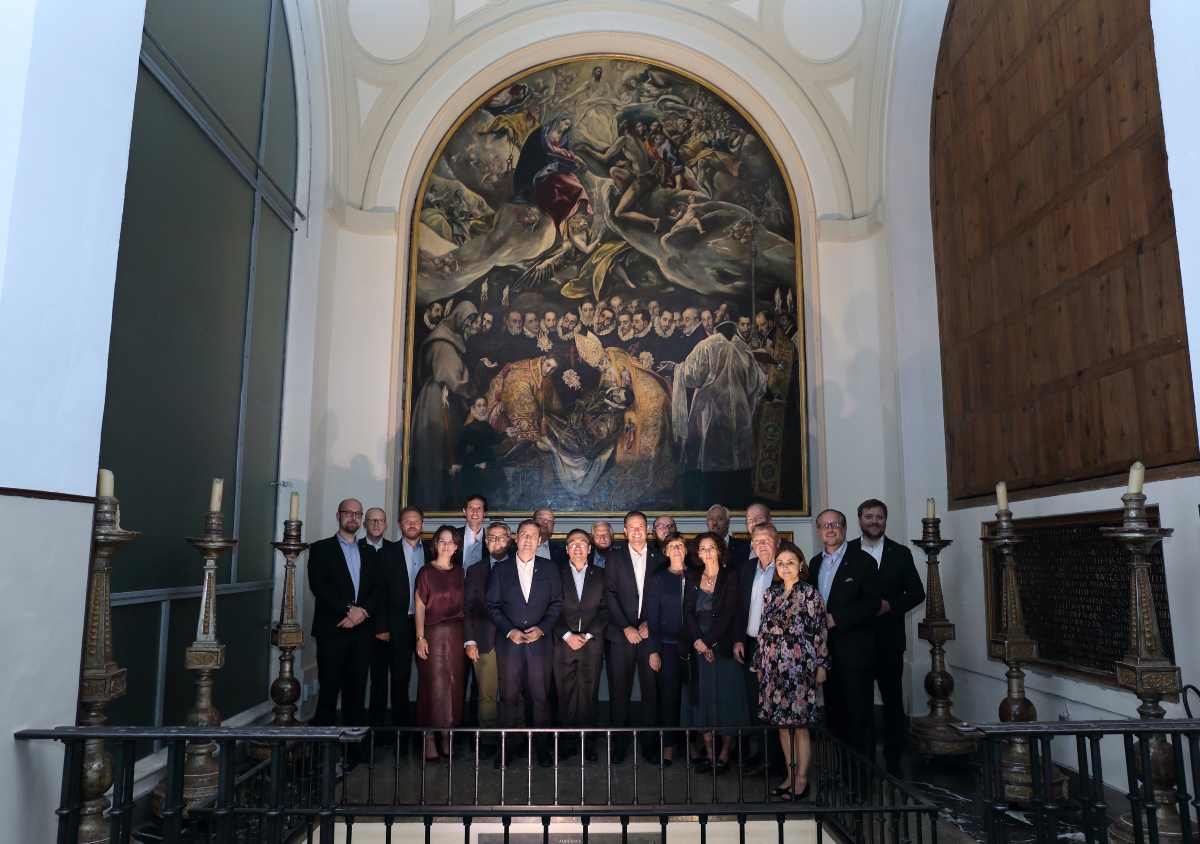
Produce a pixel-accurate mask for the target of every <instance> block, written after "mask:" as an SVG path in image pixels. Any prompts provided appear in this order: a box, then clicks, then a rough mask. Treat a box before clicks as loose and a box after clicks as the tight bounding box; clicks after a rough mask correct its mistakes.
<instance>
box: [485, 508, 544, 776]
mask: <svg viewBox="0 0 1200 844" xmlns="http://www.w3.org/2000/svg"><path fill="white" fill-rule="evenodd" d="M540 538H541V533H540V531H539V529H538V524H537V522H535V521H533V520H532V519H526V520H525V521H523V522H521V526H520V527H519V528H518V529H517V553H516V556H515V557H514V558H513V559H511V560H506V561H504V562H503V563H500V564H499V565H497V566H496V568H495V569H493V571H492V573H491V576H490V577H489V578H488V584H487V595H488V614H489V615H490V616H491V617H492V623H493V624H495V625H496V634H497V641H496V656H497V660H498V663H499V665H498V667H499V673H500V709H501V713H502V716H501V717H502V720H503V722H504V725H505V726H506V727H512V726H515V725H516V724H517V723H518V722H519V720H520V716H521V712H522V710H523V709H524V708H525V698H526V696H528V698H529V701H530V704H531V708H532V710H533V726H534V727H548V726H550V700H549V697H550V653H551V650H550V643H549V641H548V640H547V639H546V636H547V635H548V634H551V633H552V632H553V631H554V623H555V622H556V621H558V614H559V611H560V610H561V608H562V581H561V580H560V579H559V573H558V567H557V566H556V565H555V564H554V563H552V562H550V561H549V560H545V559H543V558H541V557H538V556H537V547H538V541H539V540H540ZM537 756H538V764H539V765H541V766H542V767H549V766H550V765H553V764H554V760H553V757H552V756H551V754H550V752H549V745H548V743H547V742H546V741H545V739H544V738H543V740H542V741H539V742H538V747H537ZM496 762H497V763H498V764H504V762H503V757H497V759H496Z"/></svg>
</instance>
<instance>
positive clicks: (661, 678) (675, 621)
mask: <svg viewBox="0 0 1200 844" xmlns="http://www.w3.org/2000/svg"><path fill="white" fill-rule="evenodd" d="M663 551H664V552H665V553H666V555H667V562H668V564H669V565H668V566H667V568H665V569H659V570H658V571H656V572H655V573H654V574H653V575H651V576H650V582H649V585H647V587H646V598H645V601H644V603H645V612H644V615H645V617H646V627H647V628H648V629H649V632H650V668H651V669H652V670H653V671H654V679H655V683H656V685H657V687H658V717H657V718H655V720H654V723H656V724H658V725H659V726H661V727H678V726H679V699H680V690H681V689H682V687H683V683H684V681H685V680H686V678H687V673H686V672H687V670H688V660H689V659H690V656H691V649H690V648H681V647H680V645H679V640H680V639H681V638H682V637H683V594H684V574H685V571H686V559H687V543H686V542H685V541H684V539H683V537H682V536H680V535H679V534H677V533H675V534H671V535H670V536H668V537H667V539H666V542H665V543H664V544H663ZM676 746H680V747H682V746H683V742H682V736H681V735H680V734H679V733H673V734H667V735H666V736H664V738H663V748H662V765H663V767H664V768H669V767H670V766H671V764H672V759H673V758H674V756H675V748H676Z"/></svg>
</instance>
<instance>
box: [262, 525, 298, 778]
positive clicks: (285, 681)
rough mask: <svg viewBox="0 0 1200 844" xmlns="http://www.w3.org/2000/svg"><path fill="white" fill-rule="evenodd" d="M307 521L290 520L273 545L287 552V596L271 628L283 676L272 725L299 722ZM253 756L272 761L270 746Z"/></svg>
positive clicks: (274, 696)
mask: <svg viewBox="0 0 1200 844" xmlns="http://www.w3.org/2000/svg"><path fill="white" fill-rule="evenodd" d="M303 526H304V522H302V521H300V520H299V519H286V520H285V521H284V523H283V539H282V540H281V541H279V542H272V543H271V545H272V546H273V547H275V548H276V549H278V550H279V551H281V552H283V559H284V563H283V595H282V596H281V597H280V600H279V621H278V622H277V623H276V624H275V625H274V626H273V627H272V628H271V644H272V645H274V646H275V647H276V648H278V649H279V674H278V676H276V677H275V682H273V683H272V684H271V700H273V701H274V702H275V707H274V710H273V711H274V713H275V714H274V717H272V718H271V726H274V727H292V726H295V725H296V724H297V723H298V722H297V720H296V702H297V701H298V700H300V681H298V680H297V679H296V668H295V659H296V657H295V651H296V649H297V648H299V647H300V646H302V645H303V644H304V628H303V627H301V626H300V622H299V620H298V619H297V618H296V558H297V557H298V556H300V554H301V553H302V552H304V551H305V549H307V548H308V543H307V542H302V541H301V539H300V537H301V532H302V528H303ZM251 753H252V754H253V755H254V756H256V757H258V758H261V759H267V758H270V755H271V747H270V745H255V746H254V747H253V748H252V749H251Z"/></svg>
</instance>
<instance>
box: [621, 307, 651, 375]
mask: <svg viewBox="0 0 1200 844" xmlns="http://www.w3.org/2000/svg"><path fill="white" fill-rule="evenodd" d="M631 325H632V326H633V337H631V338H630V340H629V342H627V343H626V344H625V351H627V352H629V355H630V357H632V358H633V359H634V360H636V361H639V362H641V354H642V352H651V348H650V347H651V345H652V344H651V343H650V342H648V339H649V337H650V334H651V332H652V331H653V326H651V324H650V312H649V311H648V310H646V309H645V308H642V307H639V308H638V309H637V310H636V311H634V312H633V318H632V323H631ZM651 354H653V352H651ZM644 365H645V364H643V366H644Z"/></svg>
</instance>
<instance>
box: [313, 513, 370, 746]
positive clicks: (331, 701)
mask: <svg viewBox="0 0 1200 844" xmlns="http://www.w3.org/2000/svg"><path fill="white" fill-rule="evenodd" d="M337 519H338V531H337V533H336V534H335V535H333V536H331V537H328V538H326V539H322V540H320V541H319V542H314V543H313V545H312V547H311V548H310V549H309V551H308V587H309V589H310V590H312V593H313V597H314V598H315V599H316V600H315V606H314V609H313V626H312V635H313V637H314V638H315V639H316V640H317V682H318V683H319V684H320V689H319V691H318V695H317V712H316V716H315V717H314V718H313V722H312V723H313V725H314V726H321V727H324V726H333V725H336V724H337V720H338V718H337V715H338V697H339V696H340V697H341V704H342V705H341V710H342V721H343V723H345V724H347V725H351V726H363V725H365V724H366V721H365V720H364V713H363V708H364V704H365V702H366V692H367V670H368V667H369V666H370V664H371V641H372V638H371V630H372V625H370V624H367V623H366V622H367V619H368V618H369V617H370V614H371V612H372V611H374V610H375V606H376V603H375V602H376V597H377V596H376V590H375V582H374V571H373V570H372V567H371V566H370V565H369V564H364V562H365V561H364V559H363V555H362V554H361V553H360V549H359V547H358V540H357V534H358V529H359V526H360V525H361V524H362V519H363V505H362V502H361V501H359V500H358V499H357V498H347V499H346V500H345V501H342V502H341V503H340V504H338V510H337ZM352 761H353V760H352Z"/></svg>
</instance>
